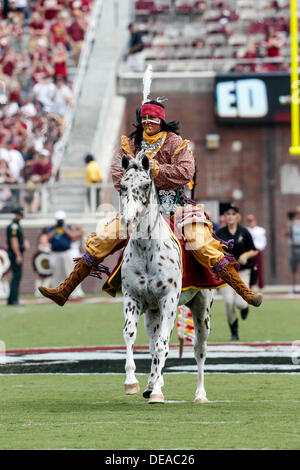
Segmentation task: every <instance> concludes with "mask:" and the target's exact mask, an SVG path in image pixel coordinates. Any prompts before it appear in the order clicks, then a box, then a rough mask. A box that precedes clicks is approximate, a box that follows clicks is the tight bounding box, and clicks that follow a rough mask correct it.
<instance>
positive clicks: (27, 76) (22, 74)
mask: <svg viewBox="0 0 300 470" xmlns="http://www.w3.org/2000/svg"><path fill="white" fill-rule="evenodd" d="M16 78H17V79H18V82H19V84H20V89H19V96H20V100H21V99H26V98H29V97H30V95H31V93H32V88H33V85H34V82H33V80H32V76H31V68H29V67H28V65H26V64H24V63H23V64H22V65H21V66H20V68H18V70H17V73H16Z"/></svg>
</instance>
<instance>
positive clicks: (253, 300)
mask: <svg viewBox="0 0 300 470" xmlns="http://www.w3.org/2000/svg"><path fill="white" fill-rule="evenodd" d="M218 275H219V276H220V277H221V278H222V279H223V281H225V282H227V284H228V285H229V286H231V287H232V288H233V289H234V290H235V291H236V292H237V293H238V294H239V295H240V296H241V297H242V298H243V299H244V300H245V301H246V302H247V303H248V304H250V305H253V306H254V307H259V306H260V304H261V303H262V300H263V296H262V294H260V293H255V292H253V291H252V290H251V289H249V287H247V286H246V284H245V283H244V281H243V280H242V279H241V278H240V276H239V274H238V273H237V271H236V269H235V267H234V265H233V264H230V263H228V264H227V265H226V266H224V267H223V269H221V270H219V271H218Z"/></svg>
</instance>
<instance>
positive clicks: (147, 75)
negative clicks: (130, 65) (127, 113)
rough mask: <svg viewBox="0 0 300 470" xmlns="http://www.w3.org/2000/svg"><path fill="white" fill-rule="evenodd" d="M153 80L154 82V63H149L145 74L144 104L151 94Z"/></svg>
mask: <svg viewBox="0 0 300 470" xmlns="http://www.w3.org/2000/svg"><path fill="white" fill-rule="evenodd" d="M151 82H152V65H151V64H149V65H148V67H147V68H146V70H145V73H144V76H143V103H142V104H144V103H145V102H146V101H147V99H148V97H149V95H150V90H151Z"/></svg>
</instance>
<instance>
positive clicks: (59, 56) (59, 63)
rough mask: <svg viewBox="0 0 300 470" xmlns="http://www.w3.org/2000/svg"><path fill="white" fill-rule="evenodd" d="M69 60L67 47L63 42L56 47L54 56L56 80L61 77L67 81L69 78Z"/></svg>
mask: <svg viewBox="0 0 300 470" xmlns="http://www.w3.org/2000/svg"><path fill="white" fill-rule="evenodd" d="M68 58H69V56H68V53H67V50H66V48H65V46H64V45H63V44H62V43H61V42H59V43H58V44H57V46H56V47H55V49H54V51H53V55H52V63H53V66H54V78H56V77H58V76H59V77H62V78H65V79H66V78H67V77H68V68H67V62H68Z"/></svg>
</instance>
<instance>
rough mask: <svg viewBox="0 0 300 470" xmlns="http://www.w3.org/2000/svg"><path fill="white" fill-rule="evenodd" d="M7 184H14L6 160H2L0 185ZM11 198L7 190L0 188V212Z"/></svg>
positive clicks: (0, 164) (0, 163) (0, 162)
mask: <svg viewBox="0 0 300 470" xmlns="http://www.w3.org/2000/svg"><path fill="white" fill-rule="evenodd" d="M9 183H15V179H14V176H13V174H12V172H11V170H10V168H9V166H8V163H7V161H6V160H4V159H3V158H1V159H0V184H9ZM11 197H12V192H11V190H10V189H9V188H5V189H4V188H1V189H0V206H1V210H2V208H3V206H5V205H6V203H8V202H9V200H10V199H11Z"/></svg>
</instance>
